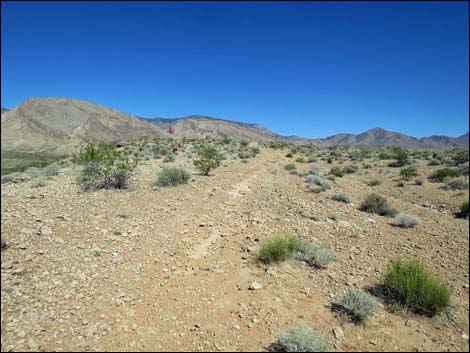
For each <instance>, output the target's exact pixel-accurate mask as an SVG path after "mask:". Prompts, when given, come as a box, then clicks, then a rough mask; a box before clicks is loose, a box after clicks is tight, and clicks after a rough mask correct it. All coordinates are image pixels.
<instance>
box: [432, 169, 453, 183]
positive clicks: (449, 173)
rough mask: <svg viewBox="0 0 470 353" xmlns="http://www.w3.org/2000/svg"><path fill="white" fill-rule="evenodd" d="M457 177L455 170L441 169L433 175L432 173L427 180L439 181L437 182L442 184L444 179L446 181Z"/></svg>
mask: <svg viewBox="0 0 470 353" xmlns="http://www.w3.org/2000/svg"><path fill="white" fill-rule="evenodd" d="M457 176H458V173H457V171H456V170H454V169H450V168H442V169H438V170H436V171H435V172H434V173H432V174H431V175H430V176H429V179H430V180H432V181H439V182H441V183H442V182H443V181H444V179H446V178H455V177H457Z"/></svg>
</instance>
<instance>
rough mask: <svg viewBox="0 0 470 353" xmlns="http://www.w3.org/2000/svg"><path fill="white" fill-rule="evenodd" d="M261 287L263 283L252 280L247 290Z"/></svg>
mask: <svg viewBox="0 0 470 353" xmlns="http://www.w3.org/2000/svg"><path fill="white" fill-rule="evenodd" d="M261 288H263V285H262V284H261V283H258V282H253V283H252V284H251V285H250V287H248V289H249V290H257V289H261Z"/></svg>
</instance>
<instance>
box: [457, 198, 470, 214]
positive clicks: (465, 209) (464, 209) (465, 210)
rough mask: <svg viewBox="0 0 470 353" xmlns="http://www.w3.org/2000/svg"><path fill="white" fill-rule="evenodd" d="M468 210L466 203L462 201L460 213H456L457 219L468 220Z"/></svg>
mask: <svg viewBox="0 0 470 353" xmlns="http://www.w3.org/2000/svg"><path fill="white" fill-rule="evenodd" d="M468 215H469V210H468V201H464V202H463V203H462V204H461V205H460V211H459V212H458V213H457V217H459V218H468Z"/></svg>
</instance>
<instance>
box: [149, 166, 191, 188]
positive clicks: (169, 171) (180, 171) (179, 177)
mask: <svg viewBox="0 0 470 353" xmlns="http://www.w3.org/2000/svg"><path fill="white" fill-rule="evenodd" d="M190 178H191V173H190V172H189V171H188V170H186V169H185V168H183V167H179V166H175V165H166V166H163V167H162V169H160V170H159V172H158V181H157V184H158V185H159V186H176V185H180V184H186V183H187V182H188V181H189V179H190Z"/></svg>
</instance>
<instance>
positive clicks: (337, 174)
mask: <svg viewBox="0 0 470 353" xmlns="http://www.w3.org/2000/svg"><path fill="white" fill-rule="evenodd" d="M330 174H332V175H334V176H335V177H338V178H341V177H342V176H343V175H344V172H343V170H342V169H341V168H340V167H333V168H331V170H330Z"/></svg>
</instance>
